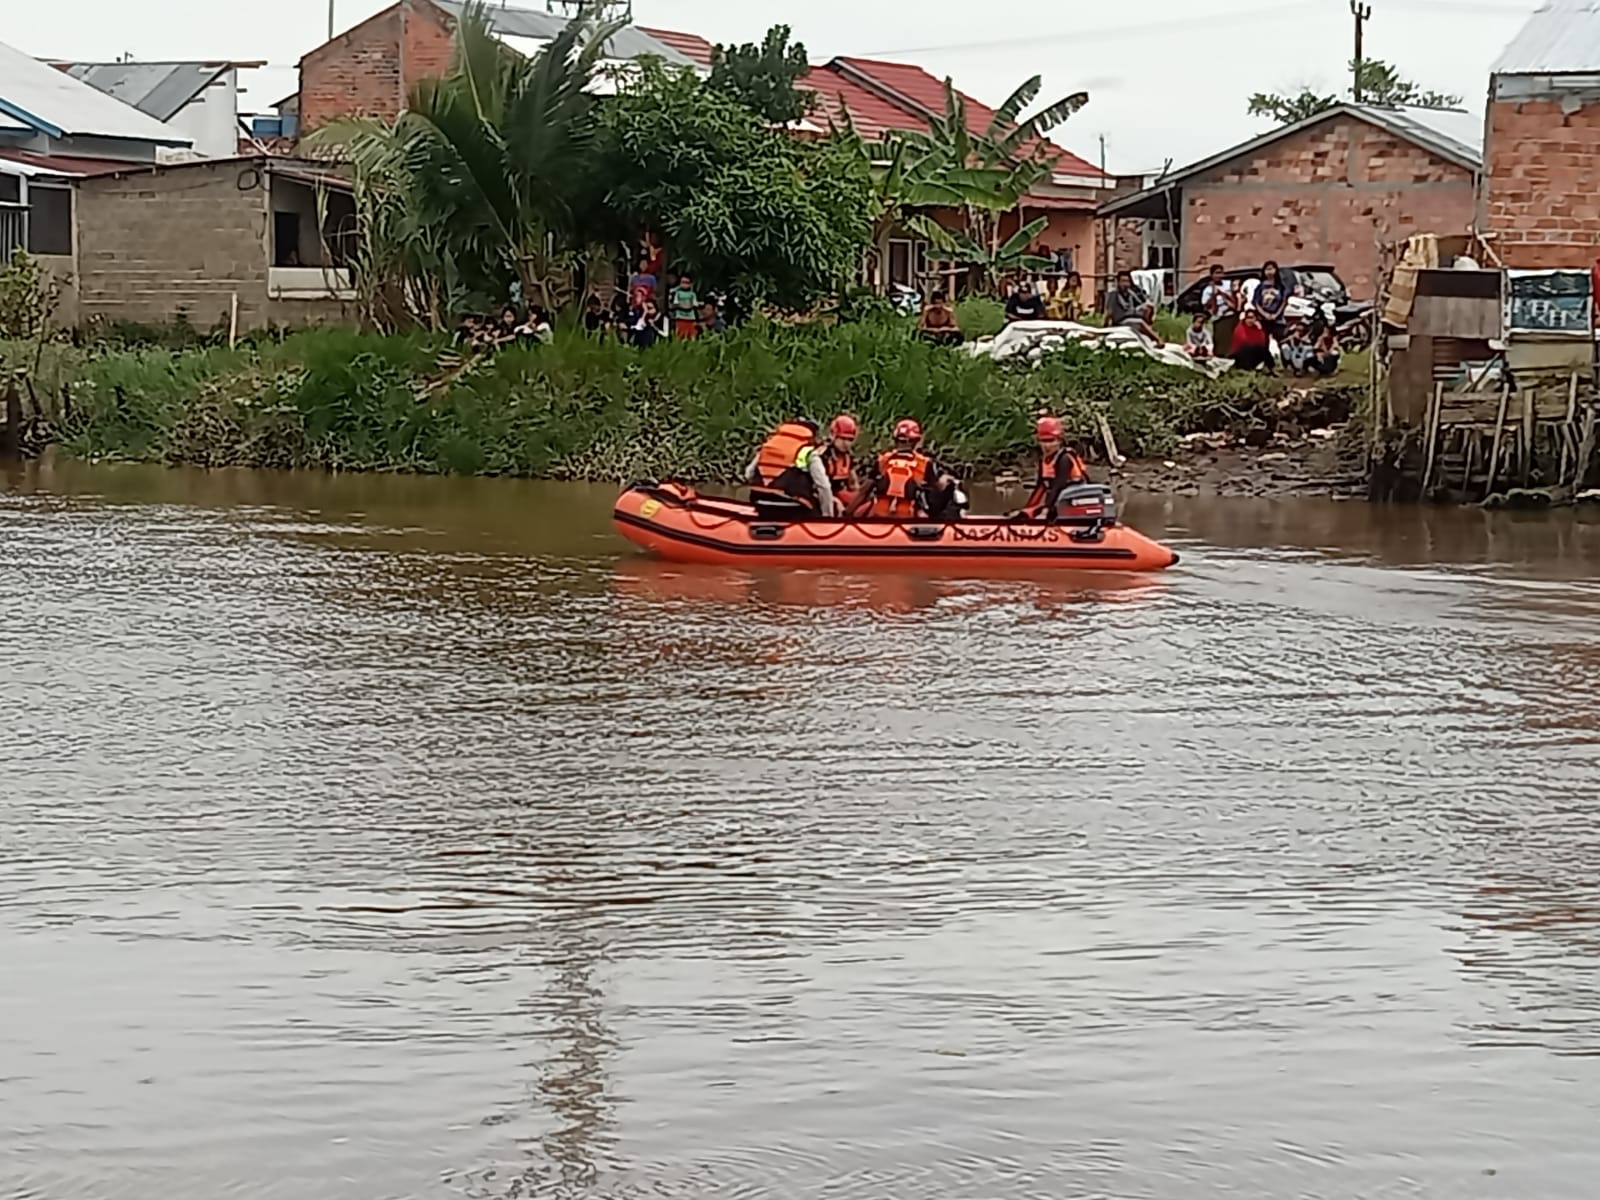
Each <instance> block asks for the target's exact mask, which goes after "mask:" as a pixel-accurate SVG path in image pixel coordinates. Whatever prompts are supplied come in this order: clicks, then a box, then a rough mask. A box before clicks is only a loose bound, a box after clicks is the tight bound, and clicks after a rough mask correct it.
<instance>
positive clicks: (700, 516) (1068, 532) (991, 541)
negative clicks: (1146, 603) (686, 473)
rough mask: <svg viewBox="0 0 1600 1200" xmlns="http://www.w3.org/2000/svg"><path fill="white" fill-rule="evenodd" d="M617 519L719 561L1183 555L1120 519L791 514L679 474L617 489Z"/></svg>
mask: <svg viewBox="0 0 1600 1200" xmlns="http://www.w3.org/2000/svg"><path fill="white" fill-rule="evenodd" d="M612 519H613V522H614V524H615V526H616V530H617V533H618V534H620V535H621V536H622V537H624V538H626V539H627V540H628V541H630V542H632V543H633V544H634V545H636V546H640V547H642V548H643V549H645V550H648V551H650V552H651V553H652V554H655V555H656V556H658V557H660V558H663V559H666V560H668V561H669V562H681V563H706V564H714V565H719V566H730V565H733V566H737V565H744V566H769V567H845V568H848V569H852V570H855V569H861V568H865V567H886V568H890V569H893V570H902V571H934V570H939V571H949V570H952V569H960V570H967V569H971V570H976V571H984V570H988V569H994V570H1002V569H1003V570H1018V569H1021V570H1038V569H1044V570H1071V571H1161V570H1165V569H1166V568H1167V567H1170V566H1172V565H1173V564H1175V563H1176V562H1177V561H1178V556H1177V554H1176V553H1174V552H1173V551H1172V550H1169V549H1168V548H1167V547H1165V546H1163V545H1161V543H1159V542H1156V541H1153V540H1152V539H1150V538H1147V537H1145V536H1144V534H1142V533H1140V532H1139V531H1138V530H1136V529H1130V528H1129V527H1128V526H1126V525H1122V524H1117V523H1114V522H1113V523H1111V524H1109V525H1106V526H1103V527H1102V528H1100V529H1098V530H1089V529H1074V528H1069V527H1066V526H1060V525H1043V524H1039V523H1036V522H1022V521H1012V520H1008V519H1006V518H1003V517H964V518H962V519H961V520H959V521H946V522H937V523H936V522H931V521H897V520H874V519H870V518H869V519H864V520H859V521H840V520H820V519H819V520H812V521H806V520H799V521H782V520H772V519H768V518H765V517H763V516H761V515H760V514H758V513H757V512H756V510H755V508H754V507H753V506H752V505H749V504H745V503H742V502H740V501H737V500H725V499H722V498H720V497H713V496H700V495H698V494H696V493H695V492H694V490H693V489H692V488H689V487H686V486H684V485H682V484H677V483H667V484H653V483H640V484H635V485H633V486H632V487H630V488H628V490H627V491H625V492H623V493H622V495H621V496H619V497H618V498H617V503H616V507H615V509H614V510H613V513H612Z"/></svg>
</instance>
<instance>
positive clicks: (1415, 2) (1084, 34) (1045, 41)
mask: <svg viewBox="0 0 1600 1200" xmlns="http://www.w3.org/2000/svg"><path fill="white" fill-rule="evenodd" d="M1383 6H1384V8H1385V9H1386V10H1387V9H1399V10H1402V11H1404V10H1406V9H1410V10H1413V11H1423V12H1436V11H1447V12H1450V13H1452V14H1457V15H1461V16H1473V15H1478V16H1485V17H1487V16H1498V15H1501V14H1506V15H1511V14H1516V15H1520V16H1529V15H1531V14H1532V12H1533V10H1534V8H1535V7H1536V4H1534V3H1531V2H1530V3H1524V4H1516V3H1507V2H1496V0H1384V4H1383ZM1324 12H1326V9H1325V8H1324V7H1323V6H1322V5H1320V4H1315V3H1298V4H1278V5H1274V6H1272V7H1270V8H1251V9H1240V10H1236V11H1234V12H1221V13H1211V14H1208V15H1204V16H1195V17H1180V18H1178V19H1177V20H1173V21H1162V22H1159V23H1154V24H1152V23H1149V22H1146V23H1143V24H1129V25H1098V26H1094V27H1092V28H1089V29H1075V30H1072V31H1071V32H1066V31H1063V32H1060V33H1046V34H1039V35H1035V36H1032V37H1015V38H996V39H994V40H992V41H983V42H974V41H965V42H944V43H939V44H937V45H923V46H895V47H891V48H887V49H879V50H861V51H851V53H853V54H858V55H859V56H860V57H863V58H872V57H877V56H881V55H891V54H935V53H952V52H956V51H962V50H1009V49H1014V48H1017V47H1026V46H1046V45H1060V44H1062V43H1068V42H1071V43H1078V42H1092V41H1101V40H1115V39H1118V38H1126V37H1138V38H1142V39H1146V40H1148V39H1150V38H1152V37H1156V36H1159V35H1161V34H1164V33H1167V32H1168V31H1177V32H1188V31H1189V30H1194V29H1202V30H1204V29H1215V28H1227V27H1229V26H1235V25H1243V24H1249V23H1251V22H1257V21H1268V20H1281V19H1283V18H1285V17H1308V16H1312V15H1313V14H1319V13H1324Z"/></svg>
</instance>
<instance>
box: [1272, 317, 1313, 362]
mask: <svg viewBox="0 0 1600 1200" xmlns="http://www.w3.org/2000/svg"><path fill="white" fill-rule="evenodd" d="M1278 354H1279V356H1280V357H1281V358H1282V359H1283V365H1284V366H1285V367H1287V368H1288V369H1289V370H1291V371H1293V372H1294V373H1295V374H1296V375H1304V374H1305V373H1306V372H1307V371H1309V370H1310V369H1311V334H1310V333H1309V332H1308V331H1307V330H1306V326H1305V322H1304V321H1291V322H1290V323H1289V327H1288V329H1287V331H1286V332H1285V333H1284V335H1283V340H1282V341H1281V342H1279V343H1278Z"/></svg>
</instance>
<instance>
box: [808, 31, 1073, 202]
mask: <svg viewBox="0 0 1600 1200" xmlns="http://www.w3.org/2000/svg"><path fill="white" fill-rule="evenodd" d="M863 80H864V81H865V82H863ZM800 86H801V87H804V88H810V89H811V90H813V91H815V92H816V93H817V94H818V96H819V101H818V107H817V115H818V116H819V117H823V118H827V117H833V118H834V119H835V120H842V115H841V114H840V112H839V107H840V104H841V102H842V103H843V104H844V105H847V106H848V107H849V109H850V116H851V118H852V120H854V122H855V125H856V130H857V132H859V133H861V134H862V135H863V136H866V137H872V136H875V135H877V134H879V133H882V132H883V131H885V130H888V129H919V130H920V129H926V128H927V121H926V114H927V113H935V114H938V113H942V112H944V81H943V80H940V79H936V78H935V77H934V76H933V75H931V74H929V73H928V72H927V71H924V70H923V69H922V68H921V67H918V66H914V65H912V64H910V63H891V62H883V61H881V60H879V59H874V58H852V57H842V58H836V59H834V60H833V61H832V62H830V63H829V64H828V65H827V66H825V67H813V68H812V69H811V73H810V74H809V75H807V76H805V77H804V78H803V79H801V80H800ZM957 94H958V95H959V96H961V97H962V98H963V99H964V100H965V101H966V104H967V128H969V129H971V130H972V131H973V132H974V133H982V132H984V131H985V130H986V129H988V128H989V123H990V122H991V121H993V120H994V109H992V108H990V107H989V106H988V105H987V104H985V103H983V101H981V100H977V99H974V98H973V97H971V96H969V95H967V94H966V93H965V92H960V91H958V92H957ZM1043 146H1044V148H1045V150H1046V151H1048V152H1049V153H1051V154H1054V155H1055V156H1056V160H1055V164H1054V166H1055V170H1056V171H1057V172H1058V173H1060V174H1063V175H1083V176H1088V177H1092V178H1099V177H1100V174H1101V172H1100V168H1099V167H1097V166H1095V165H1094V164H1093V163H1091V162H1089V161H1088V160H1087V159H1084V158H1080V157H1078V155H1076V154H1073V153H1072V152H1071V151H1070V150H1067V149H1065V148H1064V147H1061V146H1058V145H1056V144H1055V143H1054V142H1051V141H1045V142H1044V143H1043Z"/></svg>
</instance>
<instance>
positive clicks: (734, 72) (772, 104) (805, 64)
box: [710, 25, 816, 125]
mask: <svg viewBox="0 0 1600 1200" xmlns="http://www.w3.org/2000/svg"><path fill="white" fill-rule="evenodd" d="M789 35H790V30H789V27H788V26H787V25H774V26H773V27H772V28H771V29H769V30H767V36H766V37H765V38H763V39H762V42H761V44H760V45H759V46H757V45H755V44H753V43H750V42H746V43H745V44H744V45H742V46H717V47H716V49H715V50H713V51H712V55H711V79H710V83H711V86H712V87H713V88H715V89H717V90H718V91H719V92H723V93H725V94H727V95H729V96H731V97H732V98H733V99H735V100H737V101H738V102H739V103H740V104H743V105H744V106H745V107H746V108H748V109H749V110H750V111H751V112H753V113H755V114H756V115H757V116H760V117H764V118H766V120H768V121H770V122H771V123H772V124H774V125H787V124H789V123H790V122H791V121H798V120H799V119H800V118H801V117H803V116H805V115H806V113H808V112H809V111H811V107H812V105H813V103H814V102H815V100H816V97H815V96H813V95H812V94H811V93H810V92H806V91H803V90H801V89H800V88H798V87H797V86H796V84H797V83H798V82H799V81H800V79H801V78H802V77H803V76H804V75H805V73H806V72H807V71H809V70H810V69H811V67H810V63H809V61H808V59H807V57H806V48H805V45H804V44H803V43H801V42H791V41H790V40H789Z"/></svg>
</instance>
